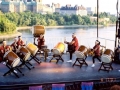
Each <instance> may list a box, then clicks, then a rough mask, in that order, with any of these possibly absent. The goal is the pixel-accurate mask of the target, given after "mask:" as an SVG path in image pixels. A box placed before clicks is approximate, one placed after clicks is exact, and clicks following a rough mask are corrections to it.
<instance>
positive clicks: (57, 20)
mask: <svg viewBox="0 0 120 90" xmlns="http://www.w3.org/2000/svg"><path fill="white" fill-rule="evenodd" d="M0 16H2V19H1V20H0V31H1V32H3V31H4V32H6V31H8V32H9V31H14V30H15V29H16V26H17V27H20V26H33V25H44V26H57V25H96V24H97V21H96V20H91V19H90V16H96V14H94V15H87V16H80V15H61V14H59V13H53V14H40V13H33V12H30V11H25V12H21V13H16V12H14V13H12V12H8V13H4V14H3V13H2V14H1V13H0ZM104 17H107V18H110V22H109V23H111V24H113V23H115V21H116V17H115V16H111V15H109V14H107V13H105V12H104V13H101V14H100V15H99V18H104ZM3 19H4V20H3ZM99 24H103V23H101V22H100V23H99Z"/></svg>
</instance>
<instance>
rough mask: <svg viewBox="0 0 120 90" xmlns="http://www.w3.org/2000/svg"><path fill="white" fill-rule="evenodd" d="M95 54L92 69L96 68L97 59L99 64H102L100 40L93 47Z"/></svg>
mask: <svg viewBox="0 0 120 90" xmlns="http://www.w3.org/2000/svg"><path fill="white" fill-rule="evenodd" d="M93 52H94V56H93V58H92V60H93V65H92V67H94V66H95V58H97V59H98V60H99V62H100V63H101V59H100V42H99V41H98V40H96V41H95V46H94V47H93Z"/></svg>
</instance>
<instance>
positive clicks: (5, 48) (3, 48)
mask: <svg viewBox="0 0 120 90" xmlns="http://www.w3.org/2000/svg"><path fill="white" fill-rule="evenodd" d="M9 50H10V46H8V45H7V42H6V40H3V42H2V46H1V47H0V57H1V58H2V60H3V56H4V54H5V53H6V52H7V51H9Z"/></svg>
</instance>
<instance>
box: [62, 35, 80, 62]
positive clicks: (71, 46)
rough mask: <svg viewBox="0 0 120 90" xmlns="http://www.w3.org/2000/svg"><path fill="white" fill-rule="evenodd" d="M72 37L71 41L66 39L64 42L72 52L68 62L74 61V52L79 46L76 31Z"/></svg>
mask: <svg viewBox="0 0 120 90" xmlns="http://www.w3.org/2000/svg"><path fill="white" fill-rule="evenodd" d="M72 38H73V39H72V41H71V42H67V41H64V43H66V44H68V52H69V53H70V60H69V61H67V62H72V54H73V53H74V52H75V51H76V50H78V48H79V43H78V39H77V37H76V35H75V34H74V33H73V34H72Z"/></svg>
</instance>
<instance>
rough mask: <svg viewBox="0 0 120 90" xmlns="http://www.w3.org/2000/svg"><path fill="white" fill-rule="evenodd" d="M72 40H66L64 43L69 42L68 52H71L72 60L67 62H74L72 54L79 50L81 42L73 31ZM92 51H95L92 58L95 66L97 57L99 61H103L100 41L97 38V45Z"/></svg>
mask: <svg viewBox="0 0 120 90" xmlns="http://www.w3.org/2000/svg"><path fill="white" fill-rule="evenodd" d="M72 38H73V39H72V41H71V42H67V41H64V43H66V44H68V52H69V53H70V60H69V61H67V62H72V54H73V53H74V52H75V51H77V50H79V42H78V39H77V37H76V35H75V34H74V33H73V34H72ZM91 52H93V53H94V56H93V58H92V60H93V65H92V67H94V66H95V59H98V60H99V62H100V63H101V59H100V54H101V52H100V41H98V40H96V41H95V45H94V47H93V48H92V49H91Z"/></svg>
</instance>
